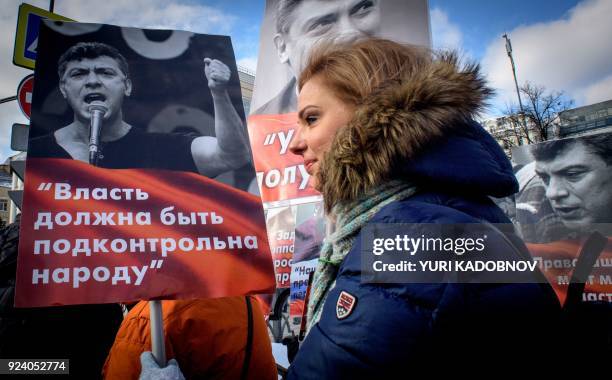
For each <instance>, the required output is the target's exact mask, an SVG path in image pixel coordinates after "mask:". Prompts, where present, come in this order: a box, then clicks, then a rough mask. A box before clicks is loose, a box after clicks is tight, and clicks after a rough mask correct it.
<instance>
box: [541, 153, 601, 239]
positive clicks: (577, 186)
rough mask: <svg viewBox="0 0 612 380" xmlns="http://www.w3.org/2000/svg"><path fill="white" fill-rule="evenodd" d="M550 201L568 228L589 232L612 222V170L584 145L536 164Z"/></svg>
mask: <svg viewBox="0 0 612 380" xmlns="http://www.w3.org/2000/svg"><path fill="white" fill-rule="evenodd" d="M536 173H537V174H538V175H539V176H540V178H541V179H542V181H543V182H544V185H545V187H546V198H548V200H549V201H550V204H551V206H552V208H553V210H554V212H555V214H557V215H558V216H559V217H560V218H561V220H562V221H563V223H564V224H565V225H566V227H568V228H571V229H576V230H588V229H589V226H590V225H592V224H593V223H610V222H612V192H610V189H611V188H612V166H610V165H607V164H606V162H605V161H604V160H603V159H602V158H601V157H600V156H598V155H597V154H595V153H593V152H591V151H590V150H589V149H588V148H587V146H586V145H584V144H583V143H581V142H576V143H574V144H572V145H571V146H570V147H568V148H567V149H564V150H563V151H562V152H560V153H559V154H558V155H557V156H556V157H554V158H553V159H550V160H542V161H537V162H536Z"/></svg>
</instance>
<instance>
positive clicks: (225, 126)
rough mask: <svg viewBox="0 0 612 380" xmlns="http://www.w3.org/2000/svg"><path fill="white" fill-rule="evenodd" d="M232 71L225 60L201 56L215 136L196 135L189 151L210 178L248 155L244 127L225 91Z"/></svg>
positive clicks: (229, 168)
mask: <svg viewBox="0 0 612 380" xmlns="http://www.w3.org/2000/svg"><path fill="white" fill-rule="evenodd" d="M231 74H232V72H231V70H230V68H229V66H227V65H226V64H225V63H223V62H221V61H219V60H218V59H212V58H208V57H206V58H204V75H205V76H206V79H207V81H208V88H209V89H210V92H211V94H212V99H213V107H214V115H215V137H212V136H201V137H198V138H196V139H195V140H193V142H192V143H191V153H192V157H193V161H194V162H195V164H196V167H197V168H198V171H199V172H200V174H202V175H205V176H208V177H211V178H213V177H216V176H218V175H219V174H222V173H224V172H227V171H229V170H235V169H238V168H240V167H242V166H243V165H245V164H246V163H248V162H249V160H250V156H251V152H250V149H249V140H248V137H247V132H246V126H245V125H244V122H243V120H242V118H241V117H240V115H238V113H237V112H236V109H235V108H234V105H233V103H232V99H231V98H230V96H229V93H228V91H227V90H228V85H229V80H230V77H231ZM241 106H242V105H241Z"/></svg>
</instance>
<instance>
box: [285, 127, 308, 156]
mask: <svg viewBox="0 0 612 380" xmlns="http://www.w3.org/2000/svg"><path fill="white" fill-rule="evenodd" d="M300 132H301V128H300V127H297V128H296V129H295V134H294V135H293V138H292V139H291V142H290V143H289V151H291V153H293V154H296V155H298V156H303V155H304V151H305V150H306V142H305V141H304V139H303V138H302V134H301V133H300Z"/></svg>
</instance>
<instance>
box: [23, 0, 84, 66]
mask: <svg viewBox="0 0 612 380" xmlns="http://www.w3.org/2000/svg"><path fill="white" fill-rule="evenodd" d="M43 18H46V19H50V20H58V21H74V20H71V19H69V18H67V17H64V16H60V15H58V14H55V13H51V12H49V11H47V10H44V9H42V8H38V7H35V6H33V5H30V4H25V3H23V4H21V5H20V6H19V13H18V16H17V31H16V32H15V49H14V50H13V63H14V64H15V65H17V66H21V67H25V68H26V69H34V64H35V63H36V50H37V49H36V48H37V47H38V31H39V28H40V20H41V19H43Z"/></svg>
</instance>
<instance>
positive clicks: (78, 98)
mask: <svg viewBox="0 0 612 380" xmlns="http://www.w3.org/2000/svg"><path fill="white" fill-rule="evenodd" d="M60 91H61V93H62V95H63V96H64V98H66V100H67V101H68V104H69V105H70V107H71V108H72V110H73V111H74V114H75V117H76V118H79V119H81V120H89V119H90V118H91V115H90V113H89V106H90V105H91V104H100V105H103V106H105V107H106V108H107V109H108V111H107V112H106V114H105V115H104V119H105V120H109V119H110V120H112V119H115V118H116V117H117V116H118V115H120V114H121V105H122V104H123V98H124V97H125V96H129V95H130V93H131V91H132V84H131V81H130V80H129V79H128V78H126V76H125V74H124V73H123V71H121V69H120V67H119V63H118V62H117V61H116V60H115V59H114V58H111V57H108V56H104V55H103V56H99V57H96V58H83V59H82V60H80V61H76V60H75V61H70V62H68V63H67V65H66V70H65V72H64V75H63V76H62V78H61V79H60Z"/></svg>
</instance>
